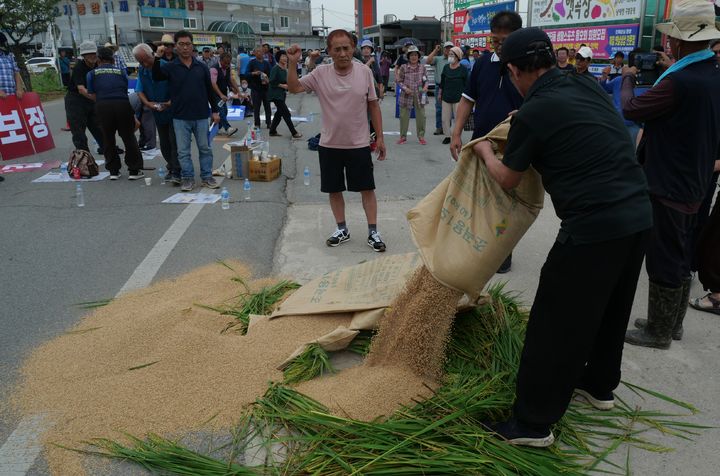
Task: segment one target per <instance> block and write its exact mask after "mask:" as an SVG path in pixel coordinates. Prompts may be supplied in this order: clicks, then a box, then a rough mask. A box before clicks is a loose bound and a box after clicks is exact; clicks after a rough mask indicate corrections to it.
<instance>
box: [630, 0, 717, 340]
mask: <svg viewBox="0 0 720 476" xmlns="http://www.w3.org/2000/svg"><path fill="white" fill-rule="evenodd" d="M657 29H658V30H659V31H661V32H662V33H665V34H666V35H668V37H669V42H670V49H671V50H672V55H673V56H674V57H675V58H676V61H675V62H674V63H673V64H672V65H671V66H670V67H669V68H668V69H667V70H666V71H665V72H664V73H662V74H661V75H660V77H659V78H658V80H657V81H656V82H655V84H654V85H653V87H652V88H651V89H650V90H648V91H647V92H646V93H645V94H643V95H642V96H639V97H634V87H635V84H636V79H637V78H636V75H637V73H638V70H637V68H635V67H626V68H624V69H623V79H622V98H621V99H622V107H623V114H624V115H625V118H627V119H629V120H632V121H638V122H644V123H645V128H644V133H643V137H642V140H641V142H640V144H639V146H638V153H637V155H638V159H639V161H640V162H641V163H642V164H643V168H644V170H645V175H646V176H647V180H648V185H649V189H650V197H651V201H652V207H653V223H654V224H653V229H652V232H651V234H650V243H649V246H648V250H647V258H646V269H647V273H648V277H649V279H650V289H649V293H648V314H647V319H636V320H635V326H636V327H638V329H637V330H630V331H627V333H626V335H625V342H627V343H629V344H633V345H639V346H644V347H655V348H660V349H667V348H669V347H670V344H671V342H672V340H673V339H675V340H680V339H681V338H682V333H683V328H682V324H683V319H684V318H685V313H686V311H687V304H688V296H689V292H690V284H691V280H692V278H691V275H690V261H691V249H692V247H691V246H690V243H689V240H690V237H691V236H692V230H693V228H694V227H695V224H696V220H697V213H698V210H699V209H700V206H701V204H702V202H703V199H704V197H705V195H706V193H707V190H708V187H709V186H710V182H711V177H712V173H713V168H714V165H715V159H716V158H717V157H718V151H719V144H718V137H720V66H718V62H717V60H716V58H715V54H714V53H713V52H712V51H711V50H710V49H708V42H709V41H710V40H712V39H716V38H720V30H718V29H717V28H716V27H715V12H714V10H713V6H712V4H710V3H708V2H706V1H704V0H679V1H678V2H676V3H675V4H674V6H673V14H672V19H671V21H670V22H669V23H662V24H659V25H657ZM661 61H662V60H661Z"/></svg>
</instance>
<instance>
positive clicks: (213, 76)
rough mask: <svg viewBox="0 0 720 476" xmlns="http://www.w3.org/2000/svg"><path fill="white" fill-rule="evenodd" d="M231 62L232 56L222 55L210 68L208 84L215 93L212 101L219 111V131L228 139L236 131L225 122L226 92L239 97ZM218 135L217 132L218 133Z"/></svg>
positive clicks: (227, 99)
mask: <svg viewBox="0 0 720 476" xmlns="http://www.w3.org/2000/svg"><path fill="white" fill-rule="evenodd" d="M231 62H232V56H231V55H230V53H222V54H221V55H220V61H219V62H218V63H217V64H215V65H213V66H212V67H211V68H210V82H211V83H212V87H213V91H215V99H214V101H215V102H216V103H217V105H218V110H219V111H220V129H221V130H222V129H225V134H226V135H227V136H228V137H229V136H231V135H233V134H235V133H236V132H237V131H238V130H237V127H232V126H231V125H230V123H229V122H228V120H227V115H228V101H229V100H230V98H228V96H227V94H228V90H230V89H232V91H233V93H235V95H236V96H239V95H240V91H239V90H238V87H237V84H235V80H234V79H233V77H232V70H231V69H230V63H231ZM218 133H219V132H218Z"/></svg>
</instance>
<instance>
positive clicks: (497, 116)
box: [436, 11, 522, 273]
mask: <svg viewBox="0 0 720 476" xmlns="http://www.w3.org/2000/svg"><path fill="white" fill-rule="evenodd" d="M520 28H522V19H521V18H520V15H518V14H517V13H515V12H507V11H506V12H500V13H498V14H497V15H495V16H494V17H493V19H492V20H490V41H491V42H492V44H493V48H494V49H495V52H494V53H486V54H484V55H483V56H482V58H480V60H478V61H477V62H476V63H475V66H474V67H473V69H472V73H471V74H470V80H469V81H468V83H467V87H466V88H465V92H464V93H463V95H462V99H460V104H459V105H458V108H457V114H456V115H455V127H454V129H453V134H452V138H451V140H450V153H451V154H452V156H453V159H455V160H457V159H458V155H459V154H460V149H461V148H462V138H461V135H462V132H463V127H464V126H465V123H466V122H467V120H468V117H470V114H471V113H472V114H473V119H474V122H475V128H474V129H473V135H472V138H473V140H475V139H477V138H478V137H482V136H484V135H486V134H487V133H488V132H490V131H491V130H492V129H493V128H494V127H495V126H497V125H498V124H500V123H501V122H502V121H504V120H505V118H506V117H507V115H508V114H509V113H510V112H512V111H514V110H516V109H517V108H519V107H520V104H522V96H520V93H518V91H517V89H515V86H513V84H512V82H511V81H510V77H509V76H508V73H507V71H505V72H503V71H501V70H500V56H499V55H500V54H501V51H502V45H503V41H504V40H505V38H507V36H508V35H509V34H510V33H512V32H514V31H515V30H518V29H520ZM436 74H437V73H436ZM511 266H512V254H510V256H508V257H507V259H505V262H504V263H503V264H502V265H500V269H498V273H507V272H508V271H510V267H511Z"/></svg>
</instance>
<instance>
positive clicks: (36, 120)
mask: <svg viewBox="0 0 720 476" xmlns="http://www.w3.org/2000/svg"><path fill="white" fill-rule="evenodd" d="M20 106H21V107H22V111H23V115H24V118H25V125H26V126H27V130H28V132H29V133H30V136H31V138H32V142H33V146H34V147H35V153H36V154H39V153H40V152H45V151H46V150H50V149H54V148H55V142H54V141H53V138H52V134H50V128H49V127H48V124H47V119H46V117H45V111H43V108H42V104H41V103H40V96H38V95H37V93H25V94H24V95H23V98H22V101H20Z"/></svg>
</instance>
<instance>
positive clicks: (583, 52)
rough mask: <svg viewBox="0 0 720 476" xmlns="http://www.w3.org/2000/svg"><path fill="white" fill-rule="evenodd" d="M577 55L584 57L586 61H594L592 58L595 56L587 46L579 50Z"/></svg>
mask: <svg viewBox="0 0 720 476" xmlns="http://www.w3.org/2000/svg"><path fill="white" fill-rule="evenodd" d="M576 54H578V55H580V56H582V57H583V58H585V59H592V56H593V53H592V50H591V49H590V48H588V47H587V46H583V47H582V48H580V49H579V50H577V53H576Z"/></svg>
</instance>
